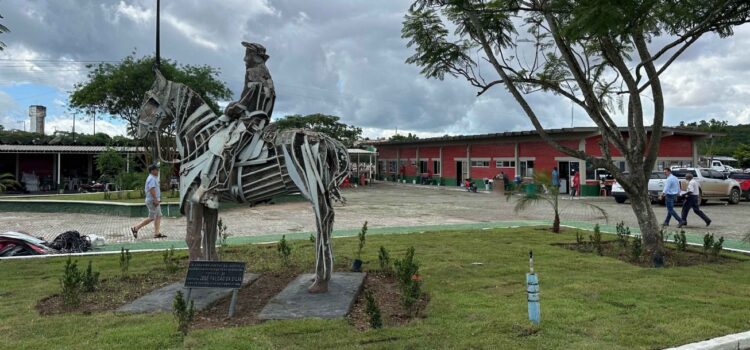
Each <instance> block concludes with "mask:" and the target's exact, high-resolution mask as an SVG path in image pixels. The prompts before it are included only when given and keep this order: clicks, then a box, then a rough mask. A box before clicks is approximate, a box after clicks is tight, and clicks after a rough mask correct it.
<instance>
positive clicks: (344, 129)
mask: <svg viewBox="0 0 750 350" xmlns="http://www.w3.org/2000/svg"><path fill="white" fill-rule="evenodd" d="M340 119H341V118H339V117H337V116H335V115H326V114H320V113H316V114H308V115H304V116H303V115H299V114H294V115H288V116H286V117H283V118H281V119H279V120H277V121H275V123H276V125H277V126H278V128H279V129H282V130H285V129H312V130H315V131H318V132H322V133H325V134H327V135H328V136H330V137H333V138H334V139H336V140H339V141H341V143H343V144H344V145H345V146H347V147H352V146H353V145H354V141H357V140H358V139H359V137H360V135H362V128H359V127H356V126H353V125H347V124H344V123H342V122H340V121H339V120H340Z"/></svg>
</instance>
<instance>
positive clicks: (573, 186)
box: [570, 170, 581, 199]
mask: <svg viewBox="0 0 750 350" xmlns="http://www.w3.org/2000/svg"><path fill="white" fill-rule="evenodd" d="M579 186H581V176H580V175H578V172H577V171H575V170H573V180H572V181H571V182H570V198H571V199H572V198H575V197H576V195H577V194H578V187H579Z"/></svg>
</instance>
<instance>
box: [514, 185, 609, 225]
mask: <svg viewBox="0 0 750 350" xmlns="http://www.w3.org/2000/svg"><path fill="white" fill-rule="evenodd" d="M533 184H534V185H536V187H537V190H536V191H523V190H521V186H519V187H518V189H519V191H518V192H516V193H515V194H518V195H520V196H519V197H518V199H517V200H516V206H515V207H514V208H513V211H514V212H515V213H518V212H519V211H521V210H525V209H528V208H529V207H530V206H533V205H535V204H537V203H547V204H549V205H550V206H552V210H553V211H554V213H555V218H554V220H553V221H552V232H554V233H560V189H559V188H558V187H556V186H552V179H550V177H549V175H547V174H546V173H543V172H537V173H535V174H534V177H533ZM513 195H514V193H513V192H507V193H506V194H505V198H506V200H508V201H509V200H510V199H511V198H512V197H514V196H513ZM576 203H580V204H582V205H585V206H587V207H590V208H592V209H593V210H595V211H596V212H598V213H599V214H601V215H602V216H603V217H604V220H605V221H608V216H607V212H606V211H605V210H604V209H602V208H601V207H599V206H597V205H594V204H591V203H586V202H583V201H577V202H576Z"/></svg>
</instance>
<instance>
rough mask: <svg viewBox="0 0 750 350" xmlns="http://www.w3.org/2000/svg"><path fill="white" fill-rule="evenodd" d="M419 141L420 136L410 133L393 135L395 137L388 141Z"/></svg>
mask: <svg viewBox="0 0 750 350" xmlns="http://www.w3.org/2000/svg"><path fill="white" fill-rule="evenodd" d="M415 140H419V136H417V134H412V133H408V134H406V135H401V134H393V136H391V137H389V138H388V141H415Z"/></svg>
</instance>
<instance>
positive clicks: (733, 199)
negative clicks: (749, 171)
mask: <svg viewBox="0 0 750 350" xmlns="http://www.w3.org/2000/svg"><path fill="white" fill-rule="evenodd" d="M672 174H673V175H674V176H677V177H678V178H679V179H680V188H681V189H682V190H683V191H684V190H685V189H686V188H687V181H686V180H685V175H687V174H693V177H694V178H696V179H697V180H698V183H700V185H701V193H700V196H701V204H704V203H706V202H707V201H708V200H709V199H722V200H727V201H729V204H737V203H739V202H740V198H742V189H741V188H740V183H739V182H737V180H735V179H730V178H729V176H728V175H727V174H724V173H722V172H720V171H718V170H713V169H707V168H678V169H672Z"/></svg>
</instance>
